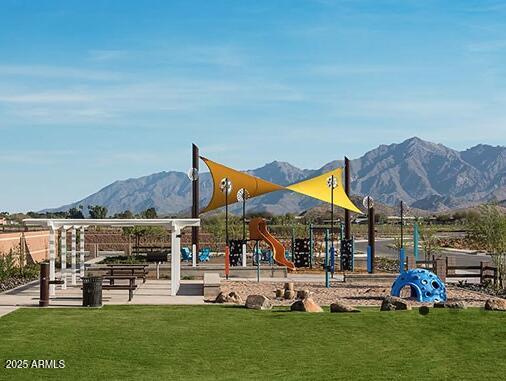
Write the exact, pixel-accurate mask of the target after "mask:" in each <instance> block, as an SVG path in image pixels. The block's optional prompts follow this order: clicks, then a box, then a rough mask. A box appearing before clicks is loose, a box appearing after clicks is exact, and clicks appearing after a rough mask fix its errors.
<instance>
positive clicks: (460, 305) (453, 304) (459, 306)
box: [444, 302, 467, 310]
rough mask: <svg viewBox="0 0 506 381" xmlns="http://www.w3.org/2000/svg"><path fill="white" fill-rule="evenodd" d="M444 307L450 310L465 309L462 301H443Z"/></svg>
mask: <svg viewBox="0 0 506 381" xmlns="http://www.w3.org/2000/svg"><path fill="white" fill-rule="evenodd" d="M444 308H450V309H452V310H465V309H466V308H467V306H466V303H464V302H445V303H444Z"/></svg>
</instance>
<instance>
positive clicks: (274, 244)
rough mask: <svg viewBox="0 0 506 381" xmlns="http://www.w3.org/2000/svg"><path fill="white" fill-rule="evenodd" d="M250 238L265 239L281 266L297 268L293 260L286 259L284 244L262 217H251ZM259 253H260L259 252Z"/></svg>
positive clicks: (291, 268) (289, 268) (290, 268)
mask: <svg viewBox="0 0 506 381" xmlns="http://www.w3.org/2000/svg"><path fill="white" fill-rule="evenodd" d="M249 236H250V240H254V241H260V240H263V241H265V242H267V243H268V244H269V246H270V247H271V250H272V253H273V258H274V261H275V262H276V263H277V264H278V265H280V266H286V267H287V268H288V270H291V271H293V270H295V265H294V264H293V262H292V261H289V260H288V259H286V256H285V248H284V246H283V245H282V244H281V243H280V242H279V241H278V240H277V239H276V238H275V237H274V236H273V235H272V234H270V233H269V231H268V230H267V224H266V223H265V220H264V219H263V218H261V217H257V218H253V219H251V221H250V223H249ZM257 255H258V254H257Z"/></svg>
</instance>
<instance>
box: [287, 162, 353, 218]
mask: <svg viewBox="0 0 506 381" xmlns="http://www.w3.org/2000/svg"><path fill="white" fill-rule="evenodd" d="M332 175H334V179H335V185H336V186H335V188H334V195H333V199H334V200H333V201H334V205H336V206H339V207H341V208H344V209H348V210H349V211H352V212H356V213H362V212H361V211H360V209H358V208H357V207H356V206H355V205H354V204H353V202H352V201H351V200H350V199H349V198H348V196H347V195H346V193H345V192H344V187H343V182H342V175H343V169H342V168H337V169H334V170H332V171H329V172H326V173H324V174H322V175H319V176H316V177H313V178H311V179H308V180H304V181H301V182H300V183H297V184H292V185H290V186H288V187H286V189H290V190H292V191H294V192H297V193H301V194H304V195H306V196H310V197H313V198H316V199H318V200H321V201H325V202H328V203H329V204H330V203H331V194H330V187H329V178H330V177H331V176H332Z"/></svg>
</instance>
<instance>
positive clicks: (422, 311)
mask: <svg viewBox="0 0 506 381" xmlns="http://www.w3.org/2000/svg"><path fill="white" fill-rule="evenodd" d="M418 312H419V313H420V315H428V313H429V312H430V308H429V307H427V306H420V308H418Z"/></svg>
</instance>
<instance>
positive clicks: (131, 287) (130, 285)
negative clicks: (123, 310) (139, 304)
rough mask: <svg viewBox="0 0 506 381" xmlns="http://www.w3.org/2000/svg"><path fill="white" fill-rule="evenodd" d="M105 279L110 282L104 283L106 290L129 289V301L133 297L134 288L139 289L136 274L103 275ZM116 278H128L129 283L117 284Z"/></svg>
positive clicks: (103, 286) (103, 287)
mask: <svg viewBox="0 0 506 381" xmlns="http://www.w3.org/2000/svg"><path fill="white" fill-rule="evenodd" d="M102 279H103V280H104V281H106V280H108V281H109V284H102V289H104V290H128V301H131V300H132V298H133V294H134V290H135V289H137V285H136V284H135V280H136V279H137V276H135V275H106V276H104V277H102ZM115 280H128V284H115V283H114V281H115Z"/></svg>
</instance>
